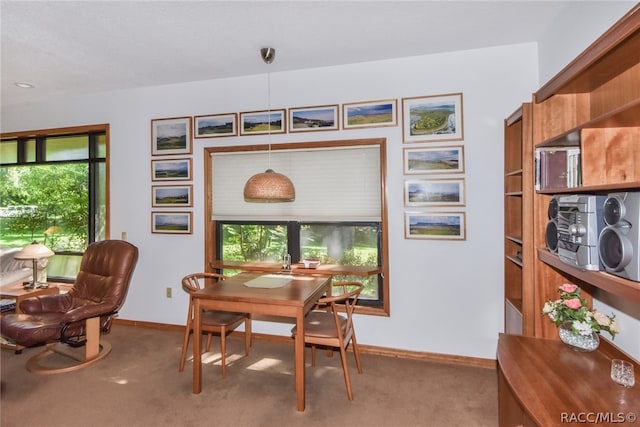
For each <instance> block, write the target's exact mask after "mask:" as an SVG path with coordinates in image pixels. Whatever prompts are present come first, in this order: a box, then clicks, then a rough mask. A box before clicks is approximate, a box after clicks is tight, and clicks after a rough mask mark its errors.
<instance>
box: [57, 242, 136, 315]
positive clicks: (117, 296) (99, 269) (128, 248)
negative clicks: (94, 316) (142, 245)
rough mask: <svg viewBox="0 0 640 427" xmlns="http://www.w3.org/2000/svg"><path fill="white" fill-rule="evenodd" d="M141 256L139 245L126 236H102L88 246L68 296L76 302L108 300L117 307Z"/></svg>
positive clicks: (122, 298)
mask: <svg viewBox="0 0 640 427" xmlns="http://www.w3.org/2000/svg"><path fill="white" fill-rule="evenodd" d="M137 260H138V249H137V248H136V247H135V246H134V245H132V244H130V243H129V242H126V241H123V240H103V241H100V242H95V243H92V244H91V245H89V247H87V250H86V251H85V253H84V255H83V257H82V262H81V264H80V271H79V272H78V275H77V277H76V281H75V284H74V286H73V288H72V289H71V290H70V291H69V296H70V297H72V299H73V300H78V301H76V302H74V303H73V305H74V306H77V305H84V303H82V302H81V301H91V302H93V303H96V304H107V305H108V306H109V307H110V309H111V311H117V310H118V309H119V308H120V306H121V305H122V303H123V302H124V300H125V297H126V296H127V292H128V290H129V282H130V281H131V276H132V274H133V270H134V268H135V265H136V263H137Z"/></svg>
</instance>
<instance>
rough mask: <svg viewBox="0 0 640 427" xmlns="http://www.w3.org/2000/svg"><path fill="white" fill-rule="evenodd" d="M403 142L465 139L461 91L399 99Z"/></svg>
mask: <svg viewBox="0 0 640 427" xmlns="http://www.w3.org/2000/svg"><path fill="white" fill-rule="evenodd" d="M402 135H403V141H404V142H429V141H460V140H462V139H464V132H463V123H462V93H452V94H446V95H436V96H422V97H414V98H402Z"/></svg>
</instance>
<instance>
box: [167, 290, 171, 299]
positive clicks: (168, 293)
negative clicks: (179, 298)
mask: <svg viewBox="0 0 640 427" xmlns="http://www.w3.org/2000/svg"><path fill="white" fill-rule="evenodd" d="M167 298H171V288H167Z"/></svg>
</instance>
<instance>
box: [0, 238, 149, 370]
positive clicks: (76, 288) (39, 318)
mask: <svg viewBox="0 0 640 427" xmlns="http://www.w3.org/2000/svg"><path fill="white" fill-rule="evenodd" d="M137 260H138V248H137V247H135V246H134V245H132V244H131V243H129V242H126V241H123V240H104V241H100V242H95V243H92V244H91V245H89V247H87V250H86V251H85V253H84V255H83V257H82V262H81V264H80V271H79V272H78V275H77V277H76V280H75V283H74V285H73V288H72V289H71V290H70V291H69V292H67V293H66V294H58V295H44V296H40V297H34V298H28V299H25V300H23V301H22V302H21V304H20V309H21V310H22V313H21V314H9V315H6V316H3V317H2V335H3V336H4V337H6V338H9V339H11V340H13V341H15V342H16V344H19V345H22V346H25V347H31V346H34V345H38V344H43V343H47V348H46V350H45V351H44V352H43V353H40V354H38V355H36V356H34V357H33V358H32V359H30V360H29V361H28V362H27V369H29V371H31V372H36V373H58V372H67V371H71V370H75V369H78V368H80V367H84V366H87V365H89V364H92V363H95V362H96V361H98V360H100V359H102V358H104V357H105V356H106V355H107V354H108V353H109V352H110V351H111V346H110V345H109V344H108V343H106V342H102V343H101V342H100V332H105V333H107V332H109V330H110V327H111V321H112V319H113V316H114V315H115V314H116V313H117V312H118V310H119V309H120V307H121V306H122V304H123V303H124V300H125V297H126V295H127V291H128V290H129V283H130V281H131V276H132V275H133V271H134V269H135V265H136V263H137ZM53 341H59V342H55V343H52V342H53ZM60 344H62V345H60ZM79 347H85V351H84V355H82V354H78V351H77V349H76V348H79ZM73 349H76V350H73ZM52 352H55V353H60V354H63V355H65V356H69V357H71V358H73V359H75V360H77V361H79V362H80V363H79V364H74V365H72V366H64V367H62V368H60V367H55V368H49V367H42V366H41V365H40V363H39V361H40V359H42V358H43V357H45V356H47V355H48V354H50V353H52Z"/></svg>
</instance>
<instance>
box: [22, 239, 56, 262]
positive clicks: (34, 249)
mask: <svg viewBox="0 0 640 427" xmlns="http://www.w3.org/2000/svg"><path fill="white" fill-rule="evenodd" d="M54 255H55V253H54V252H53V251H52V250H51V249H49V248H48V247H46V246H45V245H42V244H40V243H38V242H36V241H34V242H33V243H31V244H28V245H27V246H25V247H24V248H22V250H21V251H20V252H18V253H17V254H15V255H14V258H15V259H20V260H23V259H40V258H49V257H52V256H54Z"/></svg>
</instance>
